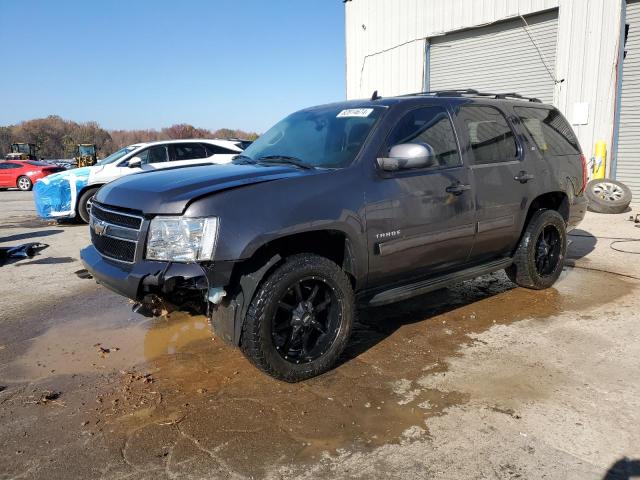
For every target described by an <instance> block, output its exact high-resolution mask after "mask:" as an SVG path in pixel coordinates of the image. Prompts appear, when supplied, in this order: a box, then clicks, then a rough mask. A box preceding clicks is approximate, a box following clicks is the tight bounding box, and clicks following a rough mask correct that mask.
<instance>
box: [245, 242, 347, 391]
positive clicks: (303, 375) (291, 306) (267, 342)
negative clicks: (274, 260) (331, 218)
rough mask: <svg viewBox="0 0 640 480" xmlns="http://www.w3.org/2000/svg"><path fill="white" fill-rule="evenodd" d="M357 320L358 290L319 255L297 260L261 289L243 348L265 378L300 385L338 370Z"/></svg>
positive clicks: (249, 315)
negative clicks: (325, 373)
mask: <svg viewBox="0 0 640 480" xmlns="http://www.w3.org/2000/svg"><path fill="white" fill-rule="evenodd" d="M354 316H355V302H354V296H353V289H352V288H351V283H350V281H349V279H348V278H347V276H346V275H345V273H344V272H343V271H342V269H341V268H340V267H339V266H338V265H336V264H335V263H334V262H332V261H331V260H329V259H327V258H324V257H321V256H318V255H314V254H298V255H293V256H291V257H289V258H287V259H286V261H285V262H284V263H283V264H282V265H280V266H279V267H277V268H276V269H275V270H274V271H273V273H271V274H270V275H269V276H268V277H267V279H266V280H265V281H264V282H263V283H262V285H260V287H259V288H258V290H257V292H256V294H255V296H254V298H253V300H252V301H251V304H250V305H249V309H248V312H247V315H246V318H245V321H244V324H243V328H242V338H241V342H240V347H241V349H242V351H243V353H244V354H245V355H246V357H247V358H248V359H249V360H250V361H251V362H252V363H253V364H254V365H255V366H256V367H258V368H259V369H260V370H262V371H263V372H265V373H267V374H268V375H271V376H272V377H275V378H277V379H279V380H284V381H286V382H298V381H301V380H305V379H307V378H311V377H315V376H317V375H320V374H321V373H324V372H326V371H327V370H329V369H330V368H331V367H332V366H333V365H335V363H336V361H337V360H338V358H339V357H340V354H342V352H343V350H344V348H345V347H346V345H347V341H348V340H349V336H350V334H351V329H352V326H353V321H354Z"/></svg>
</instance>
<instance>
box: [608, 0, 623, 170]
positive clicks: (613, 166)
mask: <svg viewBox="0 0 640 480" xmlns="http://www.w3.org/2000/svg"><path fill="white" fill-rule="evenodd" d="M620 3H621V9H622V11H621V13H620V36H619V39H618V60H617V63H616V93H615V95H616V100H615V104H614V107H613V133H612V135H611V162H610V164H609V174H608V177H609V178H613V179H614V180H615V178H616V170H617V166H618V135H619V133H620V108H621V107H622V72H623V69H624V47H625V45H624V36H625V30H626V28H625V27H626V24H627V2H626V0H622V1H621V2H620Z"/></svg>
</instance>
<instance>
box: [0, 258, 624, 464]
mask: <svg viewBox="0 0 640 480" xmlns="http://www.w3.org/2000/svg"><path fill="white" fill-rule="evenodd" d="M603 279H606V282H607V285H606V288H603V286H602V282H603ZM630 290H631V285H630V284H629V283H628V282H627V281H626V280H624V279H621V278H620V277H616V276H613V275H603V274H599V273H594V272H589V271H584V270H577V269H574V270H570V271H568V272H565V273H563V276H562V277H561V279H560V281H559V282H558V283H557V285H556V287H555V288H552V289H549V290H545V291H530V290H525V289H521V288H513V285H512V284H511V283H510V282H508V281H507V280H506V278H505V276H504V275H503V274H502V273H500V274H494V275H487V276H484V277H482V278H480V279H477V280H474V281H470V282H465V283H463V284H461V285H459V286H456V287H452V288H449V289H446V290H441V291H437V292H433V293H431V294H429V295H426V296H423V297H419V298H416V299H413V300H409V301H405V302H402V303H398V304H393V305H388V306H385V307H379V308H375V309H365V310H361V311H360V313H359V321H358V323H357V325H356V328H355V331H354V334H353V338H352V341H351V342H350V345H349V347H348V349H347V351H346V353H345V355H344V356H343V358H342V360H341V363H340V365H338V366H337V367H336V368H334V369H333V370H331V371H330V372H328V373H327V374H325V375H322V376H320V377H318V378H315V379H311V380H309V381H306V382H302V383H298V384H286V383H282V382H278V381H276V380H273V379H272V378H270V377H267V376H266V375H263V374H261V373H260V372H258V371H257V370H256V369H255V368H254V367H253V366H251V365H250V364H249V362H248V361H247V360H246V359H245V358H244V357H243V356H242V354H241V352H240V351H239V350H238V349H235V348H231V347H229V346H227V345H225V344H223V343H222V342H221V341H220V340H218V339H213V340H212V335H211V333H210V329H209V325H208V322H207V320H206V318H205V317H203V316H190V315H188V314H183V313H174V314H171V315H170V316H169V318H158V319H144V318H142V317H140V316H138V315H135V314H132V313H131V312H130V308H129V306H128V305H126V304H125V303H122V302H121V303H118V302H114V305H113V307H112V308H110V309H106V310H105V309H103V310H102V311H100V312H97V313H95V312H91V305H87V312H86V316H85V317H83V318H81V319H80V318H76V319H73V320H71V321H65V320H64V317H63V316H61V320H60V322H59V323H56V324H54V326H53V327H51V328H49V329H48V330H46V331H45V332H44V333H43V334H42V335H41V336H39V337H36V338H34V339H31V340H28V343H29V346H28V349H26V350H25V351H24V352H23V353H22V354H21V355H20V356H18V358H16V359H15V361H13V362H11V363H9V364H8V365H7V366H6V368H5V369H4V371H2V375H3V380H9V381H11V382H18V381H26V380H29V381H33V380H37V379H43V378H46V377H55V376H63V375H73V374H79V373H82V374H91V373H98V374H99V375H102V376H104V375H107V376H109V378H110V381H109V382H108V385H106V386H102V387H100V388H101V389H98V393H97V395H99V396H100V406H99V407H97V408H95V410H94V411H93V413H91V414H90V415H91V418H89V419H88V420H87V422H88V423H89V425H95V427H94V428H95V431H96V433H98V432H101V433H103V434H105V435H113V436H115V437H118V438H122V437H124V438H126V439H128V440H131V439H133V438H135V439H138V442H133V441H127V445H130V447H129V448H131V449H132V450H131V452H130V453H131V455H130V458H129V461H130V462H132V463H135V462H136V461H138V460H139V461H140V462H141V464H140V466H144V465H146V464H145V463H144V461H147V460H148V459H147V460H145V458H146V457H145V455H146V456H148V457H150V456H151V455H156V454H157V452H156V450H157V449H160V448H161V446H160V445H161V444H162V445H166V444H167V443H169V444H171V443H172V442H173V443H175V442H178V441H179V439H182V440H184V441H187V442H191V443H194V442H195V443H194V445H195V446H196V447H197V448H196V449H195V450H194V451H192V452H191V453H190V455H199V454H202V451H206V452H214V451H215V452H216V455H217V456H219V457H220V458H224V461H225V462H226V464H227V465H228V466H229V468H232V469H234V470H235V471H237V472H239V473H242V474H247V475H255V474H259V473H260V468H261V466H265V465H273V464H274V463H277V462H278V461H281V460H282V459H283V458H286V459H287V461H301V462H303V461H307V460H310V459H312V458H318V457H319V456H320V455H321V454H322V452H323V451H332V452H333V451H335V450H336V449H338V448H342V447H350V448H368V447H371V446H378V445H382V444H386V443H390V442H395V441H409V440H411V439H413V438H416V437H419V436H421V435H425V434H427V432H428V425H429V421H428V420H429V417H431V416H433V415H439V414H441V413H442V412H443V411H444V410H446V409H447V408H448V407H450V406H452V405H458V404H461V403H464V402H466V401H467V400H468V398H465V397H464V396H463V395H461V394H458V393H456V392H449V393H445V392H440V391H438V390H435V389H430V388H428V387H426V386H425V385H427V383H425V382H422V379H424V378H425V376H428V375H430V374H432V373H441V372H445V371H446V370H447V359H448V358H451V357H453V356H455V355H457V352H458V350H459V349H460V348H461V347H462V346H464V345H466V344H468V343H471V342H473V341H474V340H473V338H472V337H473V334H475V333H479V332H482V331H485V330H487V329H488V328H491V327H492V326H494V325H497V324H509V323H513V322H516V321H519V320H524V319H535V320H540V321H543V320H545V319H548V318H549V317H552V316H554V315H556V314H558V313H560V312H564V311H578V312H584V313H585V314H586V313H588V311H589V309H590V307H592V306H596V305H601V304H604V303H607V302H611V301H613V300H615V299H617V298H620V297H621V296H623V295H625V294H627V293H629V292H630ZM114 298H116V297H114ZM56 315H60V313H57V314H56ZM584 318H585V321H586V320H588V315H584ZM98 344H99V345H98ZM101 348H102V349H104V350H108V352H105V351H102V350H101ZM116 348H117V350H116ZM509 388H510V389H517V388H518V385H516V384H514V385H511V386H509ZM538 393H540V392H538ZM510 394H511V395H516V394H517V392H513V391H511V392H510ZM522 394H523V395H525V394H527V392H523V393H522ZM141 398H142V399H143V400H142V401H141V400H140V399H141ZM107 426H108V428H107ZM150 442H151V443H150ZM153 442H160V443H158V445H156V446H154V444H152V443H153ZM163 442H164V443H163ZM156 447H157V448H156ZM154 448H155V449H156V450H154ZM162 448H164V447H162ZM192 450H193V449H192ZM185 455H186V454H185ZM143 460H144V461H143ZM149 461H150V460H149Z"/></svg>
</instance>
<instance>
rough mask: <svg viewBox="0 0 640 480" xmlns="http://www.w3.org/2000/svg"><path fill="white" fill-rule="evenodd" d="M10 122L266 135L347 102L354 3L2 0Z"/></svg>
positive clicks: (1, 41) (1, 44)
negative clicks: (292, 117) (304, 114)
mask: <svg viewBox="0 0 640 480" xmlns="http://www.w3.org/2000/svg"><path fill="white" fill-rule="evenodd" d="M0 58H1V59H2V65H1V66H0V125H9V124H14V123H17V122H20V121H23V120H29V119H32V118H40V117H45V116H47V115H59V116H61V117H63V118H65V119H69V120H74V121H77V122H85V121H89V120H95V121H97V122H98V123H99V124H100V125H101V126H102V127H103V128H107V129H138V128H145V129H146V128H161V127H165V126H169V125H172V124H175V123H189V124H192V125H194V126H196V127H200V128H209V129H217V128H223V127H227V128H240V129H244V130H251V131H258V132H263V131H265V130H266V129H267V128H268V127H269V126H271V125H272V124H273V123H275V122H276V121H278V120H279V119H280V118H282V117H284V116H285V115H287V114H288V113H291V112H293V111H295V110H298V109H300V108H304V107H307V106H311V105H316V104H321V103H327V102H331V101H339V100H342V99H344V98H345V47H344V5H343V3H342V0H208V1H207V0H172V1H171V0H128V1H123V0H56V1H51V0H0Z"/></svg>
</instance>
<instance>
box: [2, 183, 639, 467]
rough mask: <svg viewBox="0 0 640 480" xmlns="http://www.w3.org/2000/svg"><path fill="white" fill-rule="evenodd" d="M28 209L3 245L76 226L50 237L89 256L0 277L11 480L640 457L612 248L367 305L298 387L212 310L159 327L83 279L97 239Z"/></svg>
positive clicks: (631, 302)
mask: <svg viewBox="0 0 640 480" xmlns="http://www.w3.org/2000/svg"><path fill="white" fill-rule="evenodd" d="M2 193H9V192H2ZM15 194H17V195H21V194H22V192H15ZM22 202H23V200H22V199H19V200H18V201H17V204H18V205H23V206H24V210H20V209H16V212H17V213H16V214H15V215H13V216H12V217H11V218H10V223H9V222H8V221H7V224H9V225H11V228H7V229H5V228H4V224H3V223H1V222H3V220H1V219H0V243H2V241H3V237H4V238H7V236H9V235H16V234H19V235H24V236H25V238H27V237H28V235H29V234H31V233H35V234H36V236H37V234H38V232H42V231H46V230H51V229H55V230H62V232H60V233H56V234H51V235H48V236H47V242H48V243H51V244H52V246H51V250H53V251H54V253H55V255H53V258H62V257H69V258H71V259H73V261H71V262H68V263H62V264H60V263H47V262H46V261H44V262H38V263H33V261H29V260H26V261H24V262H25V263H29V262H30V264H29V265H25V266H20V263H19V262H17V263H15V264H11V265H6V266H4V267H0V282H2V285H3V286H4V285H8V283H9V282H11V286H10V287H9V288H10V289H11V291H12V292H20V291H22V292H23V295H22V296H20V295H14V296H13V298H12V299H11V302H12V306H11V308H4V307H5V305H6V302H7V301H8V300H7V298H6V297H4V298H3V299H2V302H3V303H1V304H0V306H1V307H3V308H2V310H0V478H18V477H20V478H47V479H51V478H154V479H155V478H264V477H269V478H469V477H473V478H543V477H544V478H602V477H604V475H605V474H606V472H607V471H608V469H609V468H610V467H611V466H612V465H613V464H614V463H615V462H621V463H619V465H621V468H627V469H632V468H634V463H633V461H634V460H638V459H640V433H639V432H638V429H637V425H640V413H639V412H640V405H639V403H640V401H639V400H638V398H640V383H639V381H638V379H637V372H638V367H640V360H638V359H639V358H640V355H639V354H640V347H639V346H638V345H640V343H639V342H638V340H640V326H639V325H640V324H639V322H638V320H639V319H640V314H639V313H638V312H639V309H638V307H640V297H638V286H639V285H640V280H637V279H634V278H631V277H633V276H634V275H633V273H634V271H635V272H638V273H640V268H637V267H638V266H640V263H638V260H637V259H636V257H634V256H631V255H625V254H622V253H620V254H619V255H620V257H616V256H614V257H612V256H611V255H612V254H611V253H610V252H609V251H608V249H607V250H606V251H605V250H602V251H599V250H598V249H599V248H602V249H606V248H607V241H606V240H597V239H596V241H595V242H594V240H592V239H593V238H595V237H575V238H574V244H573V245H572V247H571V252H572V254H571V256H572V263H575V265H576V267H575V268H568V269H567V270H566V271H565V272H564V273H563V276H562V279H561V281H560V282H559V283H558V284H557V286H556V287H555V288H553V289H549V290H546V291H543V292H533V291H529V290H524V289H520V288H514V286H513V284H511V283H510V282H509V281H508V280H507V279H506V277H505V276H504V275H503V274H502V273H496V274H493V275H488V276H485V277H482V278H480V279H477V280H474V281H470V282H466V283H464V284H461V285H459V286H456V287H453V288H450V289H445V290H441V291H438V292H435V293H432V294H429V295H427V296H424V297H420V298H416V299H413V300H411V301H406V302H403V303H400V304H396V305H390V306H386V307H381V308H376V309H367V310H361V311H359V320H358V323H357V325H356V329H355V332H354V335H353V339H352V341H351V343H350V345H349V348H348V350H347V352H346V354H345V355H344V357H343V358H342V360H341V364H340V365H339V366H338V367H336V368H335V369H334V370H332V371H331V372H329V373H327V374H325V375H323V376H321V377H318V378H316V379H312V380H310V381H307V382H303V383H299V384H295V385H290V384H285V383H281V382H277V381H275V380H272V379H271V378H269V377H266V376H264V375H262V374H261V373H259V372H258V371H256V370H255V369H254V368H253V367H252V366H251V365H250V364H249V363H248V362H247V361H246V360H245V359H244V357H243V356H242V355H241V353H240V352H239V351H238V350H236V349H233V348H230V347H228V346H227V345H225V344H223V343H222V342H221V341H220V340H217V339H215V338H213V337H212V335H211V332H210V329H209V326H208V323H207V320H206V318H204V317H202V316H189V315H186V314H182V313H174V314H171V315H169V316H168V317H163V318H157V319H146V318H143V317H140V316H138V315H137V314H134V313H132V312H131V305H130V304H129V302H127V301H126V300H125V299H122V298H120V297H118V296H116V295H114V294H112V293H110V292H108V291H107V290H105V289H103V288H101V287H99V286H96V285H95V284H94V283H93V282H92V281H90V280H86V279H85V280H83V279H79V278H78V277H77V276H75V275H74V271H76V270H77V269H78V268H81V266H80V265H79V264H77V263H76V262H77V260H76V259H77V255H78V254H77V248H78V246H79V245H78V241H82V239H83V238H84V237H83V235H84V236H86V227H83V226H76V225H62V226H54V227H52V226H49V225H44V226H43V225H38V224H37V223H34V224H31V223H28V222H37V220H35V219H33V218H31V215H32V214H31V213H29V210H28V204H27V203H22ZM588 220H591V219H588ZM597 220H598V218H595V219H593V220H591V221H594V222H595V221H597ZM622 221H623V219H620V222H622ZM20 222H27V223H23V224H20ZM586 223H587V227H588V226H589V224H588V222H586ZM15 225H20V226H17V227H14V226H15ZM33 225H35V227H34V226H33ZM626 227H627V224H624V223H620V228H619V229H618V232H617V235H616V236H619V235H620V231H621V230H622V229H623V228H626ZM597 228H600V227H599V222H597V223H596V225H595V226H594V227H592V228H591V230H592V231H594V230H597ZM629 228H631V227H629ZM584 231H585V232H588V230H584ZM83 232H84V233H83ZM603 236H604V235H603ZM639 236H640V235H639ZM40 238H42V237H40ZM583 239H586V240H583ZM51 250H50V251H51ZM46 258H51V257H47V251H46V250H45V251H43V252H42V254H41V256H40V257H36V258H34V259H33V260H45V259H46ZM634 262H635V263H634ZM618 264H619V271H618V272H617V273H622V275H620V274H616V273H615V270H614V268H613V267H615V266H616V265H618ZM634 266H635V267H634ZM585 268H588V269H585ZM598 270H609V271H613V272H614V273H605V272H602V271H598ZM23 272H27V273H23ZM26 277H29V278H26ZM41 278H51V279H54V280H55V281H60V279H64V281H65V282H66V284H65V288H63V289H61V290H58V293H57V294H56V293H55V291H56V290H55V285H51V284H47V285H46V286H41V285H40V284H39V281H38V280H40V279H41ZM54 283H55V282H54ZM627 457H628V458H629V459H630V460H629V461H626V460H624V459H625V458H627ZM614 478H615V477H614ZM622 478H624V477H622Z"/></svg>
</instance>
